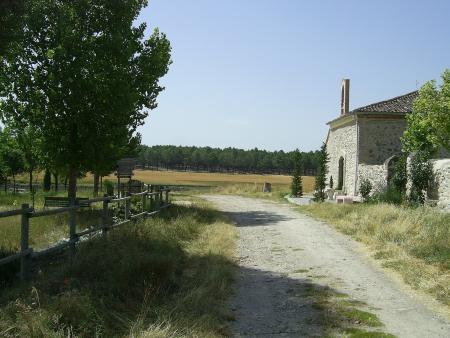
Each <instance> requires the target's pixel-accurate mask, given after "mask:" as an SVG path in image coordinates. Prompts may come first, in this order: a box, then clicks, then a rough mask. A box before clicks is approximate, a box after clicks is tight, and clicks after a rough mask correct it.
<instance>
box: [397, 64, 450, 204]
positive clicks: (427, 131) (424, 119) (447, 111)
mask: <svg viewBox="0 0 450 338" xmlns="http://www.w3.org/2000/svg"><path fill="white" fill-rule="evenodd" d="M406 120H407V123H408V125H407V129H406V131H405V133H404V135H403V138H402V142H403V147H404V150H405V151H406V152H409V153H412V157H411V162H410V167H409V174H408V176H409V180H410V182H411V189H410V191H409V192H410V193H409V200H410V201H411V202H412V203H415V204H423V203H424V202H425V198H426V196H425V191H426V190H427V189H428V185H429V180H430V177H431V175H432V166H431V164H430V162H429V160H430V158H431V157H432V156H433V155H435V154H436V152H438V151H439V150H441V149H442V148H444V149H447V150H450V69H447V70H445V71H444V73H443V74H442V84H441V85H439V86H438V85H437V83H436V81H434V80H433V81H429V82H427V83H426V84H425V85H423V86H422V88H421V89H420V91H419V97H418V98H417V99H416V101H415V102H414V105H413V111H412V112H411V113H410V114H408V115H407V116H406Z"/></svg>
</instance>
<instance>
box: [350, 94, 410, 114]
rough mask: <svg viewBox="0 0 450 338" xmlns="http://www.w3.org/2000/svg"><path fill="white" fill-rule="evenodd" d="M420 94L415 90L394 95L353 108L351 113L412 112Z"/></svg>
mask: <svg viewBox="0 0 450 338" xmlns="http://www.w3.org/2000/svg"><path fill="white" fill-rule="evenodd" d="M418 96H419V92H418V91H417V90H416V91H413V92H411V93H408V94H405V95H401V96H397V97H393V98H392V99H389V100H384V101H380V102H376V103H372V104H369V105H368V106H363V107H359V108H356V109H353V110H352V111H351V112H350V114H355V113H405V114H406V113H410V112H411V111H412V107H413V103H414V100H415V99H417V97H418Z"/></svg>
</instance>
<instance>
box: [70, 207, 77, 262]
mask: <svg viewBox="0 0 450 338" xmlns="http://www.w3.org/2000/svg"><path fill="white" fill-rule="evenodd" d="M76 205H77V202H76V200H75V201H74V202H73V203H70V206H72V207H75V206H76ZM69 239H70V241H71V243H70V254H71V256H74V255H75V241H76V239H77V209H75V208H73V209H71V210H70V212H69Z"/></svg>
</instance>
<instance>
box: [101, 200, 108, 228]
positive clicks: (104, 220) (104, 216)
mask: <svg viewBox="0 0 450 338" xmlns="http://www.w3.org/2000/svg"><path fill="white" fill-rule="evenodd" d="M103 197H105V198H106V197H108V194H104V195H103ZM108 203H109V199H105V200H103V213H102V233H103V235H104V236H106V233H107V232H108V226H109V224H108V223H109V222H108Z"/></svg>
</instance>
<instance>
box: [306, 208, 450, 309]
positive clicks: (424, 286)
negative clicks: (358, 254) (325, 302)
mask: <svg viewBox="0 0 450 338" xmlns="http://www.w3.org/2000/svg"><path fill="white" fill-rule="evenodd" d="M299 210H300V211H302V212H306V213H308V214H310V215H312V216H314V217H317V218H319V219H322V220H325V221H327V222H329V223H331V224H333V225H334V226H335V227H336V228H337V229H338V230H339V231H341V232H343V233H345V234H348V235H350V236H352V237H353V238H355V239H357V240H359V241H361V242H363V243H365V244H367V245H368V246H369V247H371V248H372V249H373V250H374V257H375V258H376V259H379V260H382V263H383V265H384V266H386V267H389V268H391V269H393V270H396V271H398V272H399V273H400V274H401V275H402V277H403V279H404V280H405V282H407V283H408V284H410V285H411V286H413V287H414V288H417V289H421V290H425V291H427V292H429V293H430V294H431V295H432V296H434V297H435V298H436V299H438V300H440V301H441V302H442V303H443V304H446V305H447V306H449V305H450V214H448V213H442V212H440V211H438V210H435V209H432V208H427V207H423V208H415V209H414V208H409V207H404V206H396V205H392V204H353V205H336V204H330V203H322V204H313V205H310V206H303V207H299Z"/></svg>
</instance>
